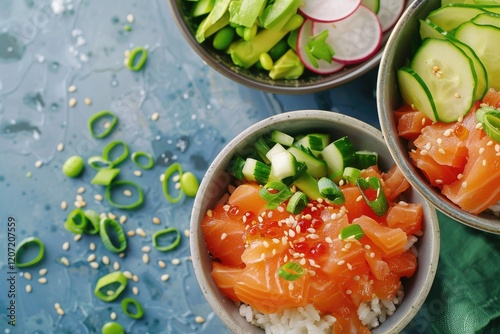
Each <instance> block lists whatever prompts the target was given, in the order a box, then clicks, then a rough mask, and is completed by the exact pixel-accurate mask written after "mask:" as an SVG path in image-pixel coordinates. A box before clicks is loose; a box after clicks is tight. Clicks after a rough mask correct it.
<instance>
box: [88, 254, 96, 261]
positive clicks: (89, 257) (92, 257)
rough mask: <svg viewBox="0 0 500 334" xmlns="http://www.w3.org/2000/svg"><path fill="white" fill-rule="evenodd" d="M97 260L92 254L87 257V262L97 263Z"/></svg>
mask: <svg viewBox="0 0 500 334" xmlns="http://www.w3.org/2000/svg"><path fill="white" fill-rule="evenodd" d="M95 259H96V256H95V254H94V253H92V254H90V255H89V256H88V257H87V262H92V261H95Z"/></svg>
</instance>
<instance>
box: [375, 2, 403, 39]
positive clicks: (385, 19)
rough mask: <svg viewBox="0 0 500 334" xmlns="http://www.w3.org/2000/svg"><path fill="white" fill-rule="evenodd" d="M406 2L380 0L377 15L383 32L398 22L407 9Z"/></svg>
mask: <svg viewBox="0 0 500 334" xmlns="http://www.w3.org/2000/svg"><path fill="white" fill-rule="evenodd" d="M405 3H406V1H405V0H380V7H379V10H378V13H377V16H378V18H379V20H380V25H381V26H382V31H383V32H386V31H387V30H389V29H391V28H392V27H393V26H394V25H395V24H396V22H398V20H399V18H400V17H401V14H403V10H404V9H405Z"/></svg>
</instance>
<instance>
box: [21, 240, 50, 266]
mask: <svg viewBox="0 0 500 334" xmlns="http://www.w3.org/2000/svg"><path fill="white" fill-rule="evenodd" d="M33 246H34V247H37V248H38V253H37V254H36V256H35V257H33V258H32V259H31V260H29V261H24V262H23V261H22V260H21V258H22V257H23V256H22V255H23V253H25V252H27V250H28V248H30V247H33ZM44 253H45V246H44V244H43V242H42V240H40V239H38V238H36V237H29V238H26V239H24V240H23V241H21V242H20V243H19V245H18V246H17V248H16V255H15V262H16V267H18V268H25V267H29V266H32V265H34V264H37V263H38V262H40V261H41V260H42V259H43V255H44Z"/></svg>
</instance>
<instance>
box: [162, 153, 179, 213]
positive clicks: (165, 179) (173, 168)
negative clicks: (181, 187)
mask: <svg viewBox="0 0 500 334" xmlns="http://www.w3.org/2000/svg"><path fill="white" fill-rule="evenodd" d="M174 173H178V174H179V179H180V178H181V177H182V167H181V165H180V164H179V163H178V162H175V163H173V164H171V165H170V166H169V167H168V168H167V170H166V171H165V174H164V176H163V182H162V188H163V194H164V195H165V198H166V199H167V200H168V201H169V202H170V203H177V202H179V201H180V200H181V199H182V197H183V195H184V192H182V191H179V194H178V195H177V197H172V196H171V195H170V192H169V189H168V187H169V179H170V177H171V176H172V175H173V174H174Z"/></svg>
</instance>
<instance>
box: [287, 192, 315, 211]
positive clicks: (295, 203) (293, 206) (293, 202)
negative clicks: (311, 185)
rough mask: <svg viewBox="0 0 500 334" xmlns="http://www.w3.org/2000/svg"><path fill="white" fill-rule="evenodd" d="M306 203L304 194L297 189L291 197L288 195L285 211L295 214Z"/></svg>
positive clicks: (302, 208) (303, 207) (301, 209)
mask: <svg viewBox="0 0 500 334" xmlns="http://www.w3.org/2000/svg"><path fill="white" fill-rule="evenodd" d="M307 203H309V200H308V199H307V196H306V194H304V193H303V192H302V191H297V192H296V193H295V194H293V195H292V197H290V200H289V201H288V204H287V206H286V211H287V212H290V213H291V214H294V215H296V214H298V213H301V212H302V211H303V210H304V209H305V207H306V205H307Z"/></svg>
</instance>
